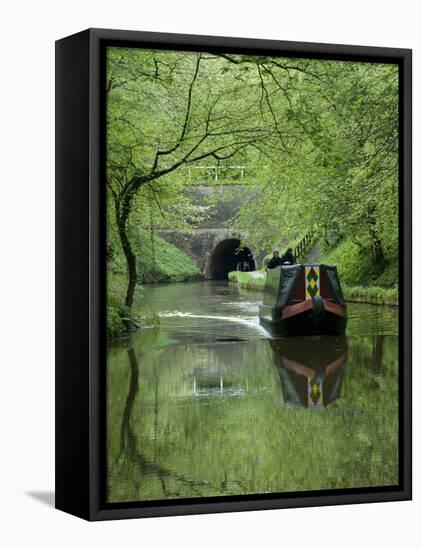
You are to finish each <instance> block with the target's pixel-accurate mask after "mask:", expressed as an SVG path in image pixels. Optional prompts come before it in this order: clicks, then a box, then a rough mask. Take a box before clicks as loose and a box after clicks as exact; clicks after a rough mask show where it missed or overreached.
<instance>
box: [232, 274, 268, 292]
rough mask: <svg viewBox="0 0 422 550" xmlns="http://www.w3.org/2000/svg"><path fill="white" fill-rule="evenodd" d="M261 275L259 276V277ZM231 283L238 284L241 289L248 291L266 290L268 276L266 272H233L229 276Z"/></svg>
mask: <svg viewBox="0 0 422 550" xmlns="http://www.w3.org/2000/svg"><path fill="white" fill-rule="evenodd" d="M258 274H259V275H258ZM228 277H229V281H231V282H232V283H237V284H238V285H239V287H240V288H245V289H247V290H262V291H263V290H264V287H265V281H266V280H267V275H266V272H265V270H262V271H254V272H253V273H250V272H247V271H231V272H230V273H229V275H228Z"/></svg>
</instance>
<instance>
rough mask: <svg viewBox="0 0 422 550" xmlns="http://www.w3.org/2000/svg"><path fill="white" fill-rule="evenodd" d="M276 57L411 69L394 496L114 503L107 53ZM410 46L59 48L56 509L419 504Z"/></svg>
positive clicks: (243, 43) (79, 38)
mask: <svg viewBox="0 0 422 550" xmlns="http://www.w3.org/2000/svg"><path fill="white" fill-rule="evenodd" d="M107 45H120V46H127V47H143V48H158V49H173V50H185V51H189V50H192V51H201V50H206V51H224V52H226V53H230V52H234V53H249V54H257V55H258V54H259V55H265V54H271V55H283V56H294V57H308V58H324V59H337V60H353V61H369V62H384V63H396V64H398V66H399V96H400V98H399V114H400V117H399V125H400V128H399V145H400V156H399V167H400V168H399V181H400V192H399V203H400V204H399V206H400V219H399V222H400V250H399V264H400V274H399V281H400V284H399V292H400V294H399V296H400V298H399V301H400V306H399V307H400V312H399V326H400V331H399V355H400V357H399V359H400V369H399V394H400V395H399V416H400V418H399V426H400V429H399V449H400V457H399V458H400V460H399V464H400V471H399V479H400V483H399V485H397V486H393V487H378V488H374V487H372V488H371V487H368V488H364V489H344V490H318V491H312V492H309V491H303V492H297V493H283V494H274V495H268V494H266V495H247V496H236V497H221V498H220V497H215V498H214V497H212V498H203V499H197V498H196V499H181V500H177V501H176V500H172V501H166V502H164V501H157V502H144V503H141V502H138V503H128V504H115V505H110V504H108V505H107V504H106V503H105V498H104V495H105V372H104V371H105V349H106V344H105V303H106V302H105V192H104V186H102V185H101V182H103V181H104V166H105V154H104V153H105V101H104V90H105V87H104V86H102V84H103V82H104V71H105V55H104V51H105V47H106V46H107ZM411 79H412V52H411V50H409V49H396V48H380V47H367V46H345V45H333V44H313V43H306V42H285V41H274V40H256V39H244V38H226V37H215V36H196V35H192V36H190V35H183V34H164V33H150V32H135V31H121V30H106V29H88V30H85V31H83V32H81V33H78V34H75V35H73V36H69V37H67V38H64V39H62V40H59V41H57V42H56V508H58V509H60V510H63V511H65V512H68V513H71V514H74V515H76V516H79V517H81V518H84V519H87V520H108V519H121V518H137V517H151V516H170V515H185V514H202V513H214V512H232V511H243V510H262V509H273V508H287V507H304V506H322V505H324V506H325V505H335V504H352V503H365V502H382V501H397V500H409V499H411V497H412V458H411V430H412V423H411V420H412V416H411V407H412V403H411V332H412V331H411V315H412V314H411V283H412V281H411V161H412V158H411V155H412V152H411V139H412V134H411V109H412V107H411V93H412V80H411Z"/></svg>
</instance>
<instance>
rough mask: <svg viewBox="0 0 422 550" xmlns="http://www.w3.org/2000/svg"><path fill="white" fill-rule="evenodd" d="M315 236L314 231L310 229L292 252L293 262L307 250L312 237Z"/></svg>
mask: <svg viewBox="0 0 422 550" xmlns="http://www.w3.org/2000/svg"><path fill="white" fill-rule="evenodd" d="M314 234H315V229H310V230H309V231H308V232H307V233H306V235H305V236H304V237H303V238H302V239H301V240H300V241H299V242H298V244H297V245H296V246H295V248H294V250H293V255H294V257H295V262H297V260H298V259H299V258H300V257H301V256H303V255H304V254H305V252H306V251H307V250H308V248H309V245H310V244H312V241H313V236H314Z"/></svg>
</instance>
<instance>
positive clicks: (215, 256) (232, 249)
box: [208, 239, 255, 279]
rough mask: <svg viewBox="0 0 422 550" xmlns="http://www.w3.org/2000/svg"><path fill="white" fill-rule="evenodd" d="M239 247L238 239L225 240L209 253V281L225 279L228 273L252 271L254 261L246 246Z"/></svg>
mask: <svg viewBox="0 0 422 550" xmlns="http://www.w3.org/2000/svg"><path fill="white" fill-rule="evenodd" d="M239 247H240V240H239V239H225V240H224V241H221V242H220V243H218V245H217V246H216V247H215V248H214V250H213V251H212V252H211V257H210V263H209V269H208V274H209V278H210V279H227V275H228V274H229V272H230V271H236V270H237V269H238V267H239V269H241V270H242V271H254V270H255V260H254V257H253V255H252V252H251V251H250V249H249V248H248V247H247V246H243V247H242V248H239Z"/></svg>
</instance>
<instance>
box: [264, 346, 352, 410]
mask: <svg viewBox="0 0 422 550" xmlns="http://www.w3.org/2000/svg"><path fill="white" fill-rule="evenodd" d="M270 345H271V348H272V350H273V353H274V358H275V363H276V365H277V367H278V368H277V371H278V375H279V377H280V383H281V386H282V390H283V398H284V403H285V405H290V406H295V405H299V406H302V407H307V408H322V407H327V405H329V404H330V403H332V402H333V401H335V400H336V399H337V398H339V397H340V391H341V386H342V383H343V377H344V372H345V369H346V362H347V338H346V337H345V336H337V337H336V336H313V337H291V338H279V339H275V340H270Z"/></svg>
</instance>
